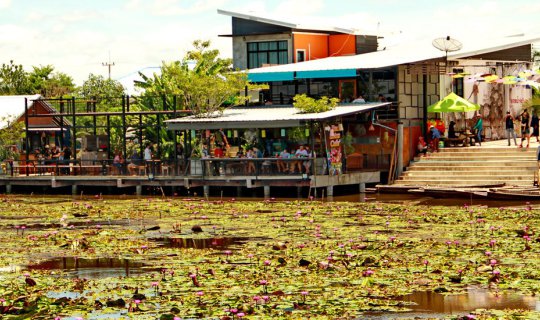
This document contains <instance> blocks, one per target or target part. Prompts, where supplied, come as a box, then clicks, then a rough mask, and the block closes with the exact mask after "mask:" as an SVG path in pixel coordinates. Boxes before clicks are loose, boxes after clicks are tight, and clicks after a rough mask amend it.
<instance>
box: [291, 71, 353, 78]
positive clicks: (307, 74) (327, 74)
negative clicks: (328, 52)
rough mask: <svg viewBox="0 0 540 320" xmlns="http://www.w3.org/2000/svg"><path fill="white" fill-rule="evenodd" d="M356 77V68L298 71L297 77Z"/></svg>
mask: <svg viewBox="0 0 540 320" xmlns="http://www.w3.org/2000/svg"><path fill="white" fill-rule="evenodd" d="M347 77H356V69H341V70H311V71H298V72H296V79H316V78H347Z"/></svg>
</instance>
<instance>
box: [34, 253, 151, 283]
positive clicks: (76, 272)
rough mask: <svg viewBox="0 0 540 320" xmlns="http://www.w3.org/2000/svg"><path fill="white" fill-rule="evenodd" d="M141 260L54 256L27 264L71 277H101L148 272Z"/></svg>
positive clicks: (127, 275)
mask: <svg viewBox="0 0 540 320" xmlns="http://www.w3.org/2000/svg"><path fill="white" fill-rule="evenodd" d="M145 267H146V265H145V264H144V263H142V262H135V261H131V260H128V259H117V258H96V259H79V258H74V257H64V258H55V259H51V260H47V261H44V262H42V263H39V264H34V265H29V266H28V269H29V270H59V271H63V272H65V273H67V274H68V275H69V276H72V277H73V278H86V279H101V278H109V277H129V276H131V275H137V274H142V273H145V272H150V271H153V270H155V269H148V268H145Z"/></svg>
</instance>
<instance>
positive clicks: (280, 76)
mask: <svg viewBox="0 0 540 320" xmlns="http://www.w3.org/2000/svg"><path fill="white" fill-rule="evenodd" d="M248 80H249V81H251V82H271V81H292V80H294V73H293V72H292V71H287V72H265V73H248Z"/></svg>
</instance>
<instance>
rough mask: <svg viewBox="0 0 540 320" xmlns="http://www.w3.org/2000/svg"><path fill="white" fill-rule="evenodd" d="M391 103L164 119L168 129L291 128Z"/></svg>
mask: <svg viewBox="0 0 540 320" xmlns="http://www.w3.org/2000/svg"><path fill="white" fill-rule="evenodd" d="M388 104H390V103H389V102H384V103H363V104H347V105H340V106H337V107H336V108H335V109H333V110H330V111H326V112H320V113H300V112H299V111H298V109H296V108H294V107H292V106H274V105H270V106H259V107H249V108H246V107H244V106H243V107H233V108H228V109H225V110H224V111H223V114H221V115H216V116H215V117H207V118H198V117H196V116H189V117H184V118H178V119H172V120H167V121H165V122H166V123H167V128H168V129H169V130H199V129H248V128H290V127H297V126H299V125H301V124H303V123H305V122H308V121H310V120H314V121H318V120H319V121H320V120H325V119H330V118H336V117H341V116H346V115H350V114H356V113H361V112H365V111H369V110H372V109H375V108H379V107H383V106H386V105H388Z"/></svg>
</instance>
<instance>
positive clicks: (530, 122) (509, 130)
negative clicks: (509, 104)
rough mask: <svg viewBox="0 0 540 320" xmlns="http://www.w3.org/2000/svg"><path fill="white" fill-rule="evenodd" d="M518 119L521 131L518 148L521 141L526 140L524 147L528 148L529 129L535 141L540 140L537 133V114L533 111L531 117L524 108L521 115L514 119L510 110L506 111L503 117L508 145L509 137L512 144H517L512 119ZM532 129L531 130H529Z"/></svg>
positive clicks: (539, 132)
mask: <svg viewBox="0 0 540 320" xmlns="http://www.w3.org/2000/svg"><path fill="white" fill-rule="evenodd" d="M516 120H518V121H519V125H520V132H521V143H520V144H519V148H523V142H524V141H525V140H527V145H526V146H525V147H526V148H529V144H530V140H531V131H532V136H533V137H536V142H540V139H539V135H540V130H539V123H540V120H539V119H538V115H537V114H536V113H533V115H532V117H531V116H530V115H529V112H528V111H527V110H524V111H523V113H521V115H519V117H518V119H515V118H514V117H513V116H512V114H511V113H510V111H507V112H506V117H505V118H504V123H505V129H506V137H507V139H508V145H509V146H510V141H511V140H510V138H513V139H514V145H516V146H517V141H516V131H515V127H514V121H516ZM531 129H532V130H531Z"/></svg>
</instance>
